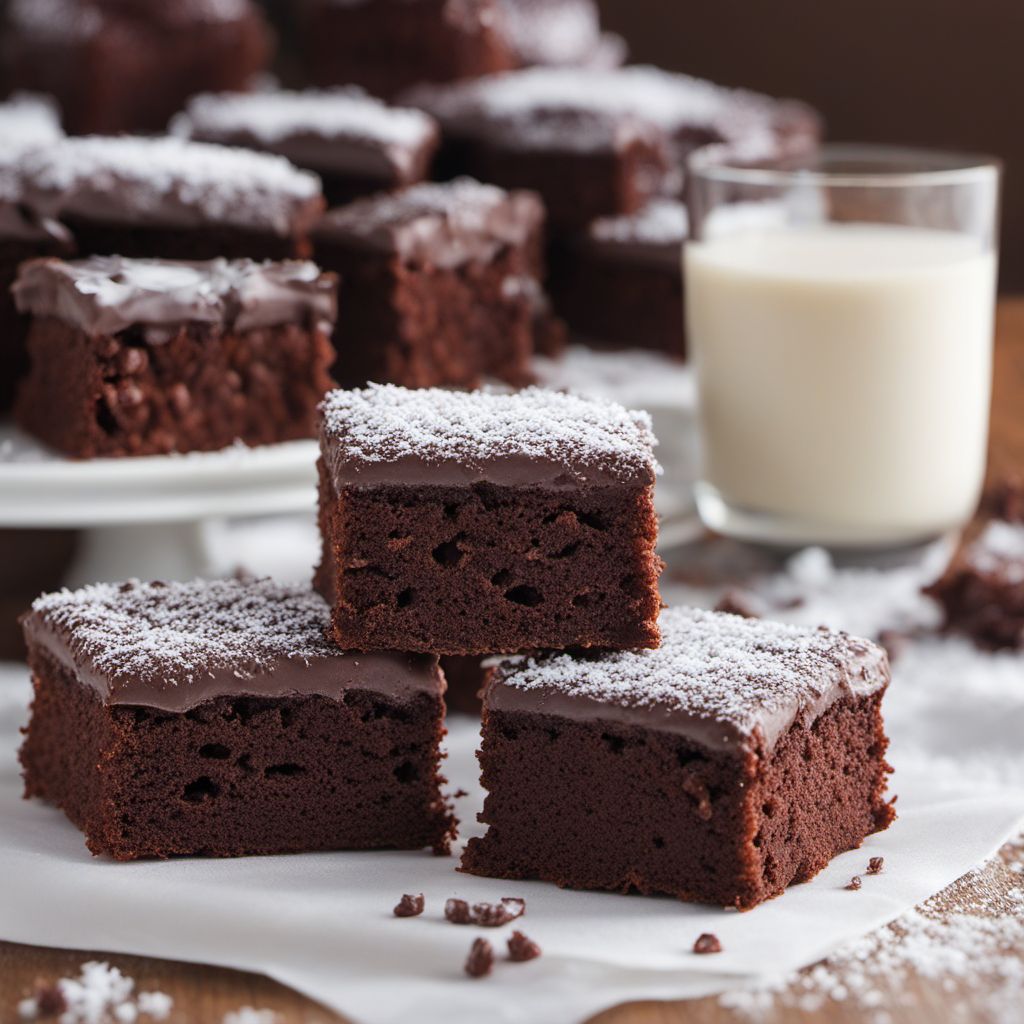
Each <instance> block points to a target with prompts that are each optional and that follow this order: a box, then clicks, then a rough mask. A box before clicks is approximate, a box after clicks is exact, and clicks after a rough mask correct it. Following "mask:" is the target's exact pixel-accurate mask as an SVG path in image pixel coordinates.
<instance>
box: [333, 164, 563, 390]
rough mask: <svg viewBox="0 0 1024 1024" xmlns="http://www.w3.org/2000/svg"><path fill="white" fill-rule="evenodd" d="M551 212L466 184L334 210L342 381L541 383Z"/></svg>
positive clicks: (429, 187)
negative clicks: (538, 347) (547, 217)
mask: <svg viewBox="0 0 1024 1024" xmlns="http://www.w3.org/2000/svg"><path fill="white" fill-rule="evenodd" d="M543 227H544V210H543V207H542V206H541V203H540V200H539V199H538V198H537V197H536V196H535V195H533V194H532V193H529V192H511V193H509V192H505V191H503V190H502V189H500V188H496V187H495V186H493V185H481V184H480V183H479V182H475V181H471V180H469V179H459V180H457V181H452V182H447V183H444V184H436V183H424V184H421V185H415V186H413V187H412V188H410V189H406V190H405V191H403V192H399V193H396V194H395V195H379V196H371V197H368V198H366V199H361V200H357V201H356V202H354V203H351V204H350V205H348V206H343V207H340V208H339V209H336V210H332V211H331V212H330V213H329V214H328V215H327V216H326V217H325V218H324V220H323V221H322V222H321V224H320V225H319V227H318V228H317V230H316V232H315V233H314V247H315V251H316V258H317V261H318V262H319V263H320V264H321V265H322V266H324V267H326V268H327V269H328V270H331V271H335V272H337V274H338V275H339V277H340V279H341V286H340V302H339V309H338V324H337V329H336V330H335V333H334V345H335V348H336V349H337V351H338V363H337V366H336V369H335V376H336V377H337V378H338V380H339V381H340V382H341V383H342V384H343V385H345V386H359V385H362V384H366V383H367V382H369V381H374V382H378V383H380V382H387V383H393V384H401V385H403V386H406V387H431V386H438V385H450V386H457V387H477V386H479V384H480V382H481V380H482V379H483V378H484V377H495V378H498V379H500V380H504V381H507V382H508V383H510V384H513V385H520V384H524V383H527V382H529V381H530V380H531V379H532V372H531V368H530V357H531V355H532V354H533V348H534V337H535V335H537V334H538V332H541V331H542V330H543V324H544V323H545V321H546V319H547V315H546V313H545V309H544V306H543V301H544V300H543V294H544V293H543V289H542V287H541V284H540V276H541V273H542V263H543V261H542V255H541V249H542V244H543V243H542V235H543Z"/></svg>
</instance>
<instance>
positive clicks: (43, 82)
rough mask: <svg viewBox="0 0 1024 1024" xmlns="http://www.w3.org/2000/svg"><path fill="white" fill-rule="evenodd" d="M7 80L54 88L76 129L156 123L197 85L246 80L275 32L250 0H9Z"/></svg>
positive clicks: (156, 127) (262, 62)
mask: <svg viewBox="0 0 1024 1024" xmlns="http://www.w3.org/2000/svg"><path fill="white" fill-rule="evenodd" d="M2 25H3V33H2V44H0V60H2V65H3V78H4V81H5V83H6V86H7V88H8V89H11V90H18V89H30V90H34V91H38V92H45V93H50V94H52V95H53V96H54V97H55V98H56V99H57V102H58V103H59V104H60V107H61V110H62V112H63V119H64V126H65V128H66V129H67V130H68V131H69V132H74V133H75V134H87V133H90V132H106V133H111V134H112V133H116V132H157V131H162V130H163V128H164V127H165V126H166V124H167V120H168V118H169V117H171V115H172V114H174V113H175V111H177V110H180V109H181V106H182V104H183V103H184V102H185V100H186V99H187V98H188V97H189V96H191V95H192V94H193V93H197V92H204V91H210V90H222V89H232V90H234V89H245V88H246V87H247V86H248V85H249V83H250V81H251V80H252V79H253V77H254V76H255V75H256V74H257V73H259V72H261V71H263V70H264V68H265V67H266V65H267V63H268V60H269V57H270V53H271V49H272V46H271V43H272V36H271V33H270V30H269V28H268V26H267V24H266V21H265V19H264V18H263V15H262V14H261V13H260V11H259V10H258V9H257V8H256V7H255V6H254V5H253V4H252V3H250V2H249V0H8V3H7V4H6V13H5V14H4V15H3V20H2Z"/></svg>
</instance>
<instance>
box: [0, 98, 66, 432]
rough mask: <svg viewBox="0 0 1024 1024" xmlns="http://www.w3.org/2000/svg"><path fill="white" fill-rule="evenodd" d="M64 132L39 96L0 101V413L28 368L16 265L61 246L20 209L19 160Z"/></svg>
mask: <svg viewBox="0 0 1024 1024" xmlns="http://www.w3.org/2000/svg"><path fill="white" fill-rule="evenodd" d="M62 134H63V133H62V132H61V130H60V123H59V122H58V120H57V112H56V110H55V108H54V107H53V105H52V104H51V103H49V102H48V101H46V100H44V99H42V98H41V97H38V96H24V95H22V96H15V97H13V98H12V99H9V100H7V101H6V102H5V103H0V140H2V142H3V144H2V146H0V415H2V414H4V413H6V412H7V411H8V410H9V409H10V407H11V403H12V402H13V401H14V390H15V385H16V384H17V382H18V380H20V379H21V377H22V376H23V375H24V373H25V371H26V370H27V369H28V356H27V355H26V353H25V329H26V322H25V320H24V318H23V317H21V316H20V315H19V314H18V311H17V310H16V309H15V308H14V299H13V298H12V297H11V285H12V284H13V283H14V278H15V276H16V275H17V272H18V266H19V265H20V264H21V263H22V262H23V261H24V260H28V259H32V258H33V257H35V256H49V255H56V254H57V253H58V252H59V251H60V250H61V248H62V247H61V245H60V244H59V243H58V242H57V241H56V240H55V239H53V238H51V237H50V236H49V235H48V234H47V232H46V231H44V230H43V229H42V227H40V226H39V225H38V224H36V223H34V222H33V220H32V219H31V218H30V217H28V216H27V215H26V213H25V211H24V210H23V209H22V205H21V204H22V199H23V194H22V186H21V177H20V175H19V173H18V160H19V159H20V158H21V157H23V156H24V155H25V153H28V152H30V151H31V150H33V149H37V148H38V147H40V146H45V145H49V144H50V143H53V142H56V141H57V139H59V138H60V137H61V135H62Z"/></svg>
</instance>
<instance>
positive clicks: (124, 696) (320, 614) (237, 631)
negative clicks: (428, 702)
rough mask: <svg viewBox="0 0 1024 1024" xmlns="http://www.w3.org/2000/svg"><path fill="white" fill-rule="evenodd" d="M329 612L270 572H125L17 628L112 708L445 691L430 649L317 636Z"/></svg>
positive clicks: (51, 597)
mask: <svg viewBox="0 0 1024 1024" xmlns="http://www.w3.org/2000/svg"><path fill="white" fill-rule="evenodd" d="M329 618H330V611H329V609H328V606H327V604H326V603H325V602H324V601H323V599H322V598H321V597H320V596H319V595H317V594H315V593H313V592H312V591H310V590H308V589H307V588H305V587H289V586H284V585H281V584H277V583H274V582H272V581H270V580H251V581H242V580H213V581H202V580H196V581H193V582H191V583H167V584H164V583H140V582H138V581H129V582H128V583H122V584H95V585H93V586H89V587H84V588H83V589H81V590H76V591H67V590H64V591H60V592H59V593H54V594H46V595H44V596H43V597H40V598H39V599H38V600H36V601H35V603H34V604H33V606H32V610H31V611H30V612H29V613H28V614H27V615H26V616H25V617H24V618H23V619H22V625H23V628H24V631H25V637H26V641H27V643H28V645H29V647H30V648H31V647H41V648H43V649H44V650H46V651H47V652H48V653H49V654H50V655H51V656H53V657H54V658H56V659H57V660H58V661H59V662H60V663H61V664H63V665H64V666H66V667H67V668H68V669H69V670H70V671H71V672H73V673H74V674H75V675H76V676H77V678H78V679H79V680H80V681H81V683H82V684H83V685H85V686H89V687H91V688H92V689H94V690H95V691H96V693H97V694H98V696H99V697H100V699H101V700H102V701H103V702H104V703H105V704H107V705H111V706H115V705H131V706H138V707H149V708H156V709H158V710H161V711H169V712H178V713H180V712H184V711H188V710H189V709H190V708H194V707H196V706H197V705H199V704H202V703H203V702H204V701H207V700H212V699H213V698H215V697H222V696H255V697H270V698H273V697H289V696H296V695H299V696H306V695H319V696H323V697H327V698H329V699H331V700H339V699H341V698H342V697H343V696H344V695H345V693H346V692H348V691H349V690H366V691H370V692H373V693H378V694H381V695H383V696H386V697H389V698H392V699H395V700H406V699H408V698H410V697H412V696H414V695H416V694H418V693H429V694H441V693H442V692H443V691H444V678H443V676H442V675H441V672H440V669H439V667H438V659H437V658H436V657H434V656H432V655H415V654H402V653H389V652H382V653H374V654H362V653H358V652H345V651H340V650H338V649H337V648H335V647H333V646H332V645H330V644H329V643H328V642H327V641H326V639H325V638H324V633H325V630H326V628H327V625H328V622H329Z"/></svg>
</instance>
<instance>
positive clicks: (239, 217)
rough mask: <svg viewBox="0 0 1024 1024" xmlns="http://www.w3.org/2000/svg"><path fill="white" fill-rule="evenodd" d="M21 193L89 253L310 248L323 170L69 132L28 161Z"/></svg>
mask: <svg viewBox="0 0 1024 1024" xmlns="http://www.w3.org/2000/svg"><path fill="white" fill-rule="evenodd" d="M19 175H20V180H21V185H22V189H23V202H24V204H25V206H26V207H28V209H29V210H30V211H31V213H32V214H33V215H34V216H35V217H36V218H37V219H38V220H40V221H42V222H44V223H46V224H47V225H49V226H50V227H51V228H52V230H53V231H54V232H55V233H57V234H62V235H65V236H67V235H70V236H71V237H73V238H74V243H75V249H76V252H77V253H78V254H79V255H82V256H143V257H155V258H158V259H180V260H207V259H216V258H217V257H219V256H223V257H224V258H226V259H235V258H243V257H250V258H252V259H290V258H292V257H305V256H308V255H309V240H308V235H309V231H310V229H311V228H312V226H313V224H314V223H315V222H316V221H317V220H318V219H319V217H320V215H321V214H322V213H323V209H324V200H323V195H322V193H321V189H320V179H319V178H317V176H316V175H315V174H311V173H310V172H308V171H300V170H299V169H298V168H297V167H295V166H293V165H292V164H290V163H289V162H288V161H287V160H285V159H284V158H283V157H280V156H274V155H272V154H269V153H256V152H253V151H252V150H248V149H238V148H233V147H229V146H214V145H210V144H208V143H203V142H189V141H186V140H184V139H175V138H166V137H164V138H142V137H135V136H128V135H125V136H118V137H109V138H108V137H104V136H98V135H96V136H86V137H84V138H70V139H64V140H62V141H61V142H58V143H56V144H54V145H51V146H46V147H44V148H42V149H39V150H37V151H35V152H33V153H31V154H29V155H28V156H26V157H25V158H23V159H22V160H21V161H20V164H19Z"/></svg>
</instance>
